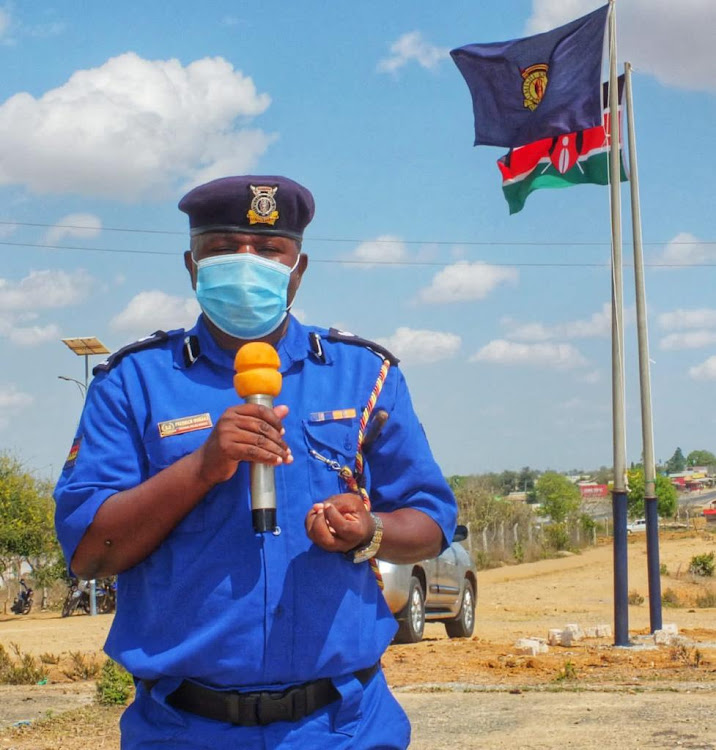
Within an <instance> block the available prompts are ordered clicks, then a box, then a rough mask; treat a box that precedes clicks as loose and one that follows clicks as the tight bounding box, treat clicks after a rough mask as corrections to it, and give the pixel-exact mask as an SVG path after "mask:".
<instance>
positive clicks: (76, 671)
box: [62, 651, 102, 682]
mask: <svg viewBox="0 0 716 750" xmlns="http://www.w3.org/2000/svg"><path fill="white" fill-rule="evenodd" d="M101 668H102V665H101V664H100V662H99V660H98V659H97V657H96V656H94V655H91V656H87V654H83V653H82V652H81V651H70V667H69V668H68V669H63V670H62V673H63V674H64V675H65V676H66V677H69V678H70V679H71V680H72V681H73V682H74V681H77V680H93V679H94V678H95V677H97V675H98V674H99V672H100V669H101Z"/></svg>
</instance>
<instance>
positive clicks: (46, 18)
mask: <svg viewBox="0 0 716 750" xmlns="http://www.w3.org/2000/svg"><path fill="white" fill-rule="evenodd" d="M599 4H600V3H599V2H596V3H595V2H591V1H590V0H532V2H529V0H500V1H499V2H498V1H497V0H485V1H484V2H481V3H475V2H474V0H473V1H470V2H468V1H467V0H452V1H451V2H450V3H449V4H445V3H432V2H425V1H424V0H423V1H422V2H415V0H394V2H391V3H385V2H383V1H382V0H380V1H379V0H363V2H360V3H347V2H340V1H337V2H332V3H326V2H319V1H318V0H303V1H302V2H300V3H288V2H284V3H276V4H272V5H270V6H262V5H260V4H259V5H257V4H256V3H249V2H243V1H241V0H239V1H237V0H232V1H231V2H228V0H227V1H223V0H214V1H213V2H209V3H196V2H192V3H189V2H185V0H175V1H174V2H172V3H146V2H137V1H135V0H127V1H126V2H123V3H111V4H110V3H96V2H89V0H72V1H71V2H70V0H64V1H60V0H58V1H57V2H53V1H52V0H44V1H43V2H37V0H35V1H28V2H19V0H16V1H15V2H9V3H5V4H0V69H2V70H3V75H2V77H0V197H1V199H2V200H1V201H0V257H1V258H2V264H1V265H0V347H1V350H2V357H0V451H6V452H10V453H11V454H13V455H14V456H16V457H17V458H18V459H20V460H21V461H22V462H23V463H24V464H25V466H27V467H28V468H29V469H30V470H32V471H34V472H37V473H38V474H40V475H41V476H46V477H48V478H54V477H56V476H57V475H58V473H59V471H60V470H61V467H62V464H63V463H64V460H65V457H66V456H67V453H68V451H69V448H70V445H71V442H72V438H73V435H74V432H75V427H76V424H77V421H78V419H79V415H80V411H81V408H82V388H81V385H83V383H84V377H85V369H84V365H85V363H84V359H83V358H82V357H78V356H76V355H75V354H73V353H72V352H71V351H70V350H69V349H68V348H67V347H66V346H65V345H64V344H63V343H62V341H61V339H63V338H67V337H80V336H96V337H98V338H99V339H100V340H101V341H102V342H103V343H104V344H105V345H106V346H107V347H108V348H109V349H111V350H115V349H117V348H119V347H121V346H123V345H125V344H126V343H128V342H131V341H133V340H136V339H137V338H140V337H142V336H144V335H146V334H148V333H151V332H153V331H155V330H157V329H159V328H161V329H165V330H169V329H173V328H180V327H184V326H191V325H192V323H193V321H194V319H195V318H196V316H197V314H198V306H197V304H196V301H195V299H194V297H193V294H192V291H191V287H190V284H189V278H188V276H187V273H186V271H185V269H184V266H183V260H182V252H183V251H184V250H185V249H186V248H187V246H188V243H187V219H186V216H185V215H184V214H182V213H180V212H179V211H178V210H177V207H176V205H177V202H178V201H179V199H180V198H181V196H182V195H183V194H184V193H185V192H186V191H187V190H189V189H190V188H191V187H193V186H195V185H197V184H200V183H202V182H205V181H208V180H210V179H213V178H215V177H220V176H226V175H230V174H242V173H250V174H282V175H286V176H289V177H291V178H293V179H295V180H298V181H299V182H301V183H302V184H304V185H306V186H307V187H308V188H309V189H310V190H311V191H312V192H313V194H314V196H315V200H316V204H317V210H316V216H315V219H314V221H313V222H312V224H311V225H310V226H309V227H308V228H307V230H306V233H305V236H304V246H303V249H304V251H305V252H306V253H307V254H308V256H309V270H308V272H307V274H306V275H305V276H304V280H303V284H302V287H301V289H300V291H299V294H298V297H297V299H296V303H295V312H296V315H297V316H298V317H299V319H300V320H302V321H303V322H305V323H311V324H317V325H321V326H326V327H329V326H335V327H339V328H343V329H345V330H349V331H352V332H354V333H356V334H358V335H360V336H363V337H364V338H368V339H372V340H375V341H378V342H380V343H382V344H384V345H386V346H387V347H388V348H389V349H391V350H392V351H393V352H394V353H395V354H396V356H398V357H400V359H401V367H402V369H403V370H404V372H405V375H406V378H407V380H408V384H409V387H410V390H411V393H412V397H413V401H414V404H415V407H416V410H417V412H418V414H419V416H420V418H421V421H422V422H423V425H424V427H425V430H426V433H427V435H428V438H429V440H430V443H431V446H432V449H433V452H434V454H435V456H436V458H437V460H438V461H439V463H440V465H441V466H442V468H443V471H444V473H445V474H446V475H450V474H472V473H482V472H486V471H502V470H504V469H518V468H520V467H523V466H531V467H533V468H538V469H548V468H551V469H556V470H564V471H567V470H571V469H589V468H596V467H599V466H602V465H611V463H612V426H611V374H610V373H611V341H610V330H611V322H610V268H609V257H610V247H609V245H610V223H609V195H608V188H605V187H599V186H592V185H584V186H576V187H572V188H570V189H567V190H541V191H537V192H535V193H533V194H532V195H531V196H530V197H529V198H528V200H527V204H526V206H525V208H524V210H523V211H521V212H520V213H518V214H516V215H513V216H509V214H508V210H507V204H506V203H505V201H504V198H503V196H502V191H501V187H500V179H499V173H498V170H497V167H496V164H495V162H496V160H497V158H498V157H499V156H501V155H502V154H503V153H504V152H505V151H506V149H504V148H496V147H485V146H481V147H477V148H475V147H473V145H472V143H473V122H472V105H471V101H470V97H469V93H468V90H467V87H466V86H465V83H464V81H463V79H462V77H461V76H460V74H459V73H458V71H457V69H456V67H455V66H454V64H453V63H452V61H451V59H450V57H449V50H450V49H452V48H455V47H459V46H463V45H465V44H470V43H474V42H497V41H503V40H507V39H512V38H518V37H522V36H526V35H529V34H533V33H538V32H541V31H545V30H548V29H550V28H554V27H556V26H558V25H561V24H562V23H566V22H567V21H570V20H573V19H574V18H577V17H578V16H581V15H583V14H585V13H587V12H589V11H591V10H593V9H595V8H596V7H598V6H599ZM617 6H618V12H617V24H618V29H619V32H618V58H619V67H620V70H621V68H622V66H623V63H624V62H626V61H628V62H630V63H631V64H632V66H633V68H634V73H633V92H634V110H635V127H636V137H637V144H638V165H639V181H640V191H641V214H642V231H643V238H644V255H645V263H646V291H647V300H648V311H649V338H650V353H651V360H652V364H651V377H652V398H653V408H654V438H655V446H656V458H657V459H658V460H666V459H668V458H669V457H670V456H671V455H672V454H673V452H674V450H675V449H676V447H677V446H678V447H681V448H682V450H683V452H684V454H686V453H688V452H689V451H691V450H694V449H707V450H711V451H716V435H715V432H716V413H714V409H713V403H714V400H713V394H714V388H715V387H716V296H715V294H714V290H715V289H716V283H715V282H716V227H715V226H714V209H713V198H712V194H713V192H714V187H715V183H716V169H715V167H716V157H715V156H714V149H713V134H712V131H713V128H714V125H716V98H715V96H714V94H715V93H716V52H715V51H714V49H713V43H712V42H713V29H714V28H716V4H715V3H714V2H713V0H682V2H679V3H674V2H673V1H671V0H670V1H668V2H667V0H618V2H617ZM622 216H623V229H624V233H623V234H624V302H625V307H626V324H625V358H626V416H627V460H628V461H629V462H631V461H638V460H639V458H640V455H641V450H642V446H641V418H640V404H639V379H638V369H637V344H636V328H635V324H634V279H633V272H632V267H631V264H632V245H631V238H632V225H631V218H630V203H629V191H628V186H626V185H625V186H623V188H622ZM100 360H101V358H100V357H95V358H92V359H91V360H90V365H94V364H98V363H99V361H100ZM65 378H70V379H71V380H66V379H65ZM72 379H74V380H75V381H77V382H74V383H73V382H72ZM327 408H331V406H330V405H327Z"/></svg>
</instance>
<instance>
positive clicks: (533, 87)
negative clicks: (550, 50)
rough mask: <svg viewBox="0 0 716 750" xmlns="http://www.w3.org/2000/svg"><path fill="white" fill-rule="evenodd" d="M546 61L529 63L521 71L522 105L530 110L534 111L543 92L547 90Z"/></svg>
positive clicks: (547, 67) (547, 68)
mask: <svg viewBox="0 0 716 750" xmlns="http://www.w3.org/2000/svg"><path fill="white" fill-rule="evenodd" d="M548 70H549V65H547V63H537V65H530V66H529V68H525V69H524V70H523V71H522V79H523V82H522V94H523V96H524V98H525V100H524V105H525V107H526V108H527V109H529V110H530V112H534V111H535V110H536V109H537V107H539V103H540V102H541V101H542V97H543V96H544V92H545V91H546V90H547V81H548V80H549V79H548V78H547V71H548Z"/></svg>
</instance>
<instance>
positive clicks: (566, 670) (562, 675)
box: [554, 661, 577, 682]
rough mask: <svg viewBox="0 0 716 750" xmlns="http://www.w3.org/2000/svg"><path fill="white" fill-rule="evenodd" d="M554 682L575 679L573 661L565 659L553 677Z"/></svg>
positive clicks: (575, 669) (575, 672)
mask: <svg viewBox="0 0 716 750" xmlns="http://www.w3.org/2000/svg"><path fill="white" fill-rule="evenodd" d="M554 679H555V681H556V682H564V681H565V680H576V679H577V668H576V667H575V666H574V662H572V661H566V662H565V663H564V666H563V667H562V669H560V670H559V673H558V674H557V676H556V677H555V678H554Z"/></svg>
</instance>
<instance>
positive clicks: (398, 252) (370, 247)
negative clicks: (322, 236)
mask: <svg viewBox="0 0 716 750" xmlns="http://www.w3.org/2000/svg"><path fill="white" fill-rule="evenodd" d="M407 256H408V253H407V250H406V247H405V243H404V242H403V240H402V239H401V238H400V237H395V236H394V235H392V234H381V235H380V236H379V237H376V238H375V239H374V240H368V241H366V242H362V243H361V244H360V245H358V247H357V248H356V249H355V251H354V252H353V254H352V255H351V259H352V260H359V261H361V263H362V265H361V266H360V268H364V269H367V268H373V267H374V264H375V263H376V262H377V263H389V262H400V261H403V260H405V259H406V258H407Z"/></svg>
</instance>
